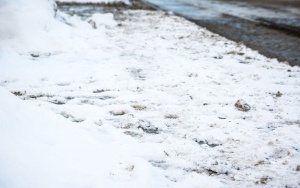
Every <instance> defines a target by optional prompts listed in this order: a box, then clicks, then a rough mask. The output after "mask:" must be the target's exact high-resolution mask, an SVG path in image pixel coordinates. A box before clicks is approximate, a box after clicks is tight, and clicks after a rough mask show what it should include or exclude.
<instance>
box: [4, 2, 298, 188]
mask: <svg viewBox="0 0 300 188" xmlns="http://www.w3.org/2000/svg"><path fill="white" fill-rule="evenodd" d="M15 2H18V3H24V4H22V5H24V6H18V5H17V3H15ZM25 2H26V0H18V1H4V3H2V4H1V7H0V22H1V25H2V26H3V27H1V30H0V38H1V43H0V86H1V88H0V106H1V107H0V119H1V123H0V153H1V155H0V187H1V188H2V187H3V188H19V187H32V188H35V187H36V188H38V187H58V188H61V187H62V188H64V187H70V188H71V187H72V188H74V187H78V188H79V187H80V188H81V187H178V188H179V187H256V186H258V185H259V184H265V185H266V187H284V186H289V187H298V186H299V183H300V182H299V179H300V175H299V172H298V171H296V169H297V167H298V166H299V165H300V154H299V148H300V145H299V143H300V138H299V134H300V130H299V119H300V115H299V111H300V98H299V94H300V93H299V91H300V84H299V77H300V68H299V67H290V66H288V65H286V64H284V63H279V62H278V61H277V60H275V59H269V58H266V57H264V56H262V55H260V54H258V53H257V52H255V51H253V50H251V49H249V48H246V47H245V46H244V45H243V44H237V43H235V42H232V41H229V40H227V39H225V38H222V37H220V36H218V35H216V34H213V33H211V32H209V31H207V30H206V29H204V28H201V27H199V26H196V25H194V24H192V23H191V22H188V21H186V20H184V19H182V18H179V17H176V16H174V15H172V14H168V13H164V12H157V11H141V10H135V11H132V10H131V11H124V12H123V13H120V14H117V15H114V16H112V15H111V14H107V15H100V14H96V15H92V16H91V17H90V18H88V19H87V20H85V21H81V20H80V18H78V17H76V16H73V17H71V16H68V15H66V14H64V13H61V12H59V11H58V12H55V11H53V9H51V7H53V4H52V3H53V2H50V1H46V0H44V1H41V0H39V1H38V0H32V2H33V3H37V4H35V5H34V6H32V5H30V4H28V3H25ZM16 10H17V11H16ZM25 10H27V11H25ZM34 10H38V12H40V13H41V16H37V15H36V13H35V11H34ZM7 15H10V16H7ZM8 19H13V22H10V21H8ZM91 20H92V21H93V22H94V23H95V24H97V27H93V24H91ZM89 22H90V23H89ZM27 23H28V24H27ZM16 26H18V27H16ZM16 28H18V29H16ZM174 28H176V29H174ZM8 31H9V32H8ZM28 33H32V34H28ZM12 34H13V35H12ZM10 92H11V93H14V94H15V95H16V96H14V95H13V94H11V93H10ZM21 99H22V100H21ZM238 100H240V101H243V102H244V103H247V104H248V105H249V106H250V107H251V109H250V110H249V111H247V112H243V111H240V110H238V109H237V108H236V107H235V103H236V102H237V101H238Z"/></svg>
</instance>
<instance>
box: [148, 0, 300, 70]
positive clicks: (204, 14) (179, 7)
mask: <svg viewBox="0 0 300 188" xmlns="http://www.w3.org/2000/svg"><path fill="white" fill-rule="evenodd" d="M142 1H143V2H145V3H146V4H149V5H151V6H153V7H155V8H157V9H161V10H165V11H172V12H173V13H174V14H177V15H179V16H183V17H185V18H187V19H189V20H191V21H193V22H195V23H197V24H198V25H200V26H202V27H206V28H207V29H209V30H211V31H212V32H214V33H218V34H220V35H222V36H224V37H226V38H228V39H230V40H234V41H237V42H241V41H242V42H243V43H244V44H245V45H246V46H248V47H250V48H252V49H254V50H258V51H259V52H260V53H261V54H264V55H266V56H268V57H271V58H277V59H278V60H280V61H287V62H289V63H290V65H298V66H300V0H272V1H271V0H142Z"/></svg>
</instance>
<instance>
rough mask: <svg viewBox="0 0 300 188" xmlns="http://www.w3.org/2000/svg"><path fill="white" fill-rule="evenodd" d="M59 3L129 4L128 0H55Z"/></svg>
mask: <svg viewBox="0 0 300 188" xmlns="http://www.w3.org/2000/svg"><path fill="white" fill-rule="evenodd" d="M56 1H57V2H60V3H125V4H130V1H129V0H56Z"/></svg>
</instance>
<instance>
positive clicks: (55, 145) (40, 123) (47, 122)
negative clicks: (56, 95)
mask: <svg viewBox="0 0 300 188" xmlns="http://www.w3.org/2000/svg"><path fill="white" fill-rule="evenodd" d="M0 104H1V108H0V119H1V124H0V153H1V155H0V187H1V188H19V187H31V188H40V187H45V188H46V187H49V188H52V187H70V188H74V187H75V188H76V187H121V185H122V187H165V185H164V183H166V180H163V175H162V174H161V172H159V170H157V169H155V168H153V167H152V166H150V165H149V164H148V163H147V162H145V161H144V160H142V159H139V158H134V157H132V156H130V155H132V154H133V153H135V152H134V150H133V149H132V148H131V147H135V146H136V145H135V144H134V143H133V142H132V141H130V140H128V139H126V138H125V139H124V136H123V137H122V135H117V134H116V133H114V130H113V129H110V128H109V127H105V126H104V127H102V128H101V129H99V128H98V129H95V130H94V131H97V132H101V131H105V132H106V134H110V132H112V133H113V134H116V135H115V136H118V140H117V141H114V139H116V138H114V135H111V136H110V137H108V138H106V139H103V137H99V138H98V140H97V138H94V137H93V136H92V134H91V133H89V132H88V131H87V130H85V129H82V128H80V127H78V126H77V127H76V126H75V125H74V124H72V123H70V122H69V121H67V120H65V119H64V118H63V117H62V116H58V115H56V114H54V113H52V112H50V111H45V110H42V109H40V108H37V107H34V106H32V105H30V104H28V103H26V102H24V101H21V100H20V99H17V98H16V97H15V96H13V95H12V94H10V93H8V92H7V91H5V90H4V89H2V88H0ZM122 138H123V139H122ZM121 140H122V142H125V143H127V144H128V145H127V144H126V147H124V145H123V144H122V142H120V141H121ZM130 152H132V153H130ZM120 164H121V165H120Z"/></svg>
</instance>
